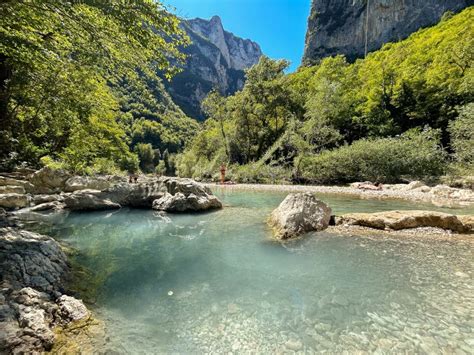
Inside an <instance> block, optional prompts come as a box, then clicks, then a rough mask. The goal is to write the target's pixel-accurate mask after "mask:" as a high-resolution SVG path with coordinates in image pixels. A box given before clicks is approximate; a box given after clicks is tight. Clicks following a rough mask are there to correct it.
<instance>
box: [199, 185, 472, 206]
mask: <svg viewBox="0 0 474 355" xmlns="http://www.w3.org/2000/svg"><path fill="white" fill-rule="evenodd" d="M361 184H363V183H354V184H351V185H350V186H312V185H262V184H237V185H216V184H206V186H208V187H211V188H217V189H224V190H247V191H251V190H255V191H282V192H315V193H323V194H335V195H344V196H351V197H356V198H361V199H379V200H390V199H395V200H406V201H415V202H424V203H431V204H433V205H434V206H436V207H468V206H473V205H474V191H473V190H471V189H460V188H453V187H450V186H447V185H436V186H433V187H430V186H427V185H425V184H424V183H422V182H420V181H414V182H411V183H409V184H394V185H383V187H382V189H381V190H368V189H361V188H360V185H361Z"/></svg>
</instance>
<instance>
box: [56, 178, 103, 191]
mask: <svg viewBox="0 0 474 355" xmlns="http://www.w3.org/2000/svg"><path fill="white" fill-rule="evenodd" d="M111 185H112V182H111V181H110V180H109V179H107V177H105V176H104V177H90V176H73V177H71V178H69V179H68V180H67V181H66V182H65V186H64V191H65V192H74V191H78V190H104V189H107V188H109V187H110V186H111Z"/></svg>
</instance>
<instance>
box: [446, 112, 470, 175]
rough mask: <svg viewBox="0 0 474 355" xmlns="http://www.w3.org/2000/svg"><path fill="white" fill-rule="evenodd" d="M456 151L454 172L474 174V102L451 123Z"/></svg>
mask: <svg viewBox="0 0 474 355" xmlns="http://www.w3.org/2000/svg"><path fill="white" fill-rule="evenodd" d="M449 133H450V135H451V148H452V149H453V151H454V160H455V161H454V163H453V164H452V166H451V168H452V169H451V170H452V173H453V174H457V175H474V103H470V104H467V105H465V106H463V107H462V108H461V109H460V110H459V117H458V118H457V119H456V120H455V121H452V122H451V123H450V124H449Z"/></svg>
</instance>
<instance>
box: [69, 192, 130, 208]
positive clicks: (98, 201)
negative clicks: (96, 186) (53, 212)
mask: <svg viewBox="0 0 474 355" xmlns="http://www.w3.org/2000/svg"><path fill="white" fill-rule="evenodd" d="M64 205H65V207H66V208H68V209H70V210H73V211H99V210H113V209H118V208H121V205H120V204H119V203H116V202H112V201H111V200H110V199H108V198H107V197H106V196H105V195H104V193H103V192H102V191H100V190H79V191H76V192H74V193H72V194H70V195H67V196H66V197H65V198H64Z"/></svg>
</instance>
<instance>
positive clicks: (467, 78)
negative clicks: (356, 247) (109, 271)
mask: <svg viewBox="0 0 474 355" xmlns="http://www.w3.org/2000/svg"><path fill="white" fill-rule="evenodd" d="M0 9H1V11H2V16H1V18H0V38H1V41H0V131H1V132H0V161H1V166H0V169H3V170H8V169H12V168H13V167H15V166H19V165H27V166H31V167H40V166H42V165H50V166H53V167H57V168H64V169H68V170H71V171H73V172H75V173H80V174H94V173H118V172H120V171H123V172H125V171H129V172H134V171H137V170H139V169H140V170H141V171H143V172H145V173H152V172H153V173H154V172H156V173H159V174H168V175H172V174H178V175H180V176H186V177H193V178H197V179H216V178H217V175H218V173H219V166H220V165H221V164H226V165H227V166H228V178H229V179H232V180H235V181H238V182H306V183H346V182H351V181H356V180H372V181H379V182H393V181H400V180H402V179H404V178H420V179H437V178H439V177H440V176H443V175H448V176H469V175H474V137H473V134H474V103H473V96H474V89H473V87H474V74H473V68H472V63H473V60H474V23H473V21H472V19H473V18H474V9H473V8H468V9H466V10H464V11H463V12H461V13H460V14H458V15H453V14H450V13H446V14H445V16H444V17H443V19H442V21H441V22H440V23H439V24H438V25H436V26H434V27H431V28H428V29H424V30H421V31H419V32H417V33H415V34H413V35H412V36H411V37H409V38H408V39H406V40H404V41H401V42H398V43H391V44H387V45H385V46H384V47H383V48H382V49H381V50H379V51H377V52H374V53H371V54H369V55H368V56H367V57H366V58H365V59H360V60H357V61H356V62H354V63H349V62H348V61H347V60H346V59H345V58H344V57H343V56H337V57H331V58H326V59H323V60H322V61H320V62H319V63H317V65H315V66H311V67H302V68H300V69H299V70H298V71H297V72H296V73H292V74H285V69H286V68H287V67H288V65H289V63H288V62H287V61H285V60H272V59H269V58H268V57H265V56H263V57H262V58H261V60H260V62H259V63H258V64H257V65H255V66H254V67H252V68H250V69H248V70H247V72H246V84H245V87H244V88H243V90H242V91H239V92H237V93H236V94H234V95H233V96H229V97H222V96H221V95H220V94H219V93H218V92H217V91H213V92H211V94H210V95H209V96H208V97H207V98H206V99H205V100H204V102H203V111H204V112H205V113H206V114H207V116H208V119H207V120H206V121H205V122H204V123H202V124H200V123H198V122H197V121H195V120H193V119H191V118H189V117H187V116H186V115H185V114H184V113H183V112H182V111H181V109H180V108H179V107H178V106H176V105H175V103H173V101H172V99H171V98H170V96H169V95H168V93H167V92H166V90H165V85H164V84H163V81H162V79H161V78H162V77H168V78H169V77H171V76H173V75H174V74H175V73H176V72H177V70H178V69H177V68H179V64H180V63H182V62H183V60H185V57H184V55H183V54H182V48H183V47H184V46H186V45H187V44H189V38H188V37H187V36H186V34H185V33H184V31H183V30H182V29H180V27H179V20H178V19H177V18H176V16H174V15H173V14H172V13H170V12H169V11H168V10H167V9H166V7H164V6H163V5H162V4H160V3H159V2H155V1H148V0H140V1H134V2H130V3H129V4H128V3H124V2H122V1H119V0H111V1H110V0H85V1H81V2H67V1H58V0H45V1H13V0H3V1H2V2H0Z"/></svg>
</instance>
